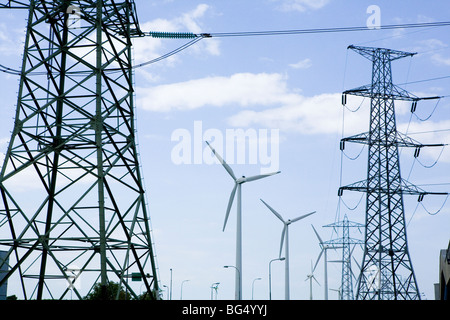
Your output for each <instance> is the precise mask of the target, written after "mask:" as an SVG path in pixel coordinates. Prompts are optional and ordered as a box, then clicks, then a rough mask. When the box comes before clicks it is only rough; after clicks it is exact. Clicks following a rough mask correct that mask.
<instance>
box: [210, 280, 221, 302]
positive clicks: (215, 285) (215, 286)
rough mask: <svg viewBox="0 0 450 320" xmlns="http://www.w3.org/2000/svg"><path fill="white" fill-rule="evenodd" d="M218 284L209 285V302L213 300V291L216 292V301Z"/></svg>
mask: <svg viewBox="0 0 450 320" xmlns="http://www.w3.org/2000/svg"><path fill="white" fill-rule="evenodd" d="M219 284H220V282H214V283H213V284H212V285H211V300H213V289H214V290H215V291H216V300H217V289H218V288H219Z"/></svg>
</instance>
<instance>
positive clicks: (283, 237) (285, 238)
mask: <svg viewBox="0 0 450 320" xmlns="http://www.w3.org/2000/svg"><path fill="white" fill-rule="evenodd" d="M260 200H261V201H262V202H263V203H264V204H265V205H266V207H267V208H269V210H270V211H272V213H273V214H274V215H275V216H276V217H277V218H278V219H280V220H281V222H283V224H284V227H283V232H282V233H281V243H280V257H281V251H282V250H283V242H284V243H285V247H284V250H285V256H284V257H285V258H286V259H285V264H284V266H285V271H284V281H285V284H284V296H285V300H289V298H290V293H289V225H290V224H291V223H293V222H296V221H299V220H301V219H303V218H306V217H307V216H310V215H312V214H313V213H315V211H313V212H310V213H307V214H305V215H303V216H300V217H297V218H295V219H292V220H291V219H289V220H287V221H285V220H284V219H283V217H282V216H281V215H280V214H279V213H278V212H276V211H275V210H274V209H273V208H272V207H271V206H269V205H268V204H267V203H265V202H264V200H263V199H260Z"/></svg>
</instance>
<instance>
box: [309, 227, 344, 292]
mask: <svg viewBox="0 0 450 320" xmlns="http://www.w3.org/2000/svg"><path fill="white" fill-rule="evenodd" d="M311 227H312V228H313V230H314V233H315V234H316V236H317V239H319V245H320V247H321V248H322V250H321V251H320V254H319V257H318V258H317V261H316V264H315V265H314V270H316V267H317V264H318V263H319V260H320V258H321V257H322V253H324V273H325V275H324V277H325V280H324V283H325V300H328V273H327V262H328V260H327V250H328V249H338V248H341V247H335V246H332V245H329V244H327V243H326V242H323V240H322V238H321V237H320V236H319V234H318V233H317V231H316V229H315V228H314V226H313V225H311Z"/></svg>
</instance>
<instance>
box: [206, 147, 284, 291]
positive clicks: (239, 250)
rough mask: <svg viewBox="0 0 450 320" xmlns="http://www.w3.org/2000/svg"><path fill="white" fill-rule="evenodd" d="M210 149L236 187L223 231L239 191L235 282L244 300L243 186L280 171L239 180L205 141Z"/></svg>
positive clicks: (229, 201)
mask: <svg viewBox="0 0 450 320" xmlns="http://www.w3.org/2000/svg"><path fill="white" fill-rule="evenodd" d="M205 142H206V144H207V145H208V147H210V148H211V150H212V152H213V154H214V155H215V156H216V157H217V159H218V160H219V162H220V163H221V164H222V165H223V167H224V168H225V170H226V171H227V172H228V174H229V175H230V176H231V178H233V180H234V187H233V190H232V191H231V195H230V199H229V200H228V207H227V212H226V214H225V221H224V224H223V230H222V231H225V227H226V225H227V221H228V216H229V215H230V210H231V206H232V205H233V201H234V197H235V195H236V191H237V222H236V280H235V288H236V289H235V299H236V300H241V299H242V201H241V195H242V194H241V185H242V184H243V183H245V182H250V181H255V180H259V179H262V178H266V177H269V176H273V175H275V174H278V173H280V171H277V172H272V173H267V174H259V175H256V176H251V177H245V176H242V177H241V178H237V177H236V175H235V174H234V172H233V170H232V169H231V167H230V166H229V165H228V164H227V163H226V162H225V160H223V159H222V157H221V156H220V155H219V154H218V153H217V152H216V150H214V148H213V147H212V146H211V145H210V144H209V143H208V141H205Z"/></svg>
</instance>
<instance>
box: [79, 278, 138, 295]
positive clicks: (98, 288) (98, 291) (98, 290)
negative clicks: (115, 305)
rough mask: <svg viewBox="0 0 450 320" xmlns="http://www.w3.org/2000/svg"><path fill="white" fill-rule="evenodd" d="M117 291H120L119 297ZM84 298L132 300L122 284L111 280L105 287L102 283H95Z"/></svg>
mask: <svg viewBox="0 0 450 320" xmlns="http://www.w3.org/2000/svg"><path fill="white" fill-rule="evenodd" d="M117 293H119V297H118V298H117ZM84 300H131V296H130V294H129V293H127V292H125V291H124V290H123V288H122V286H121V285H119V284H118V283H115V282H113V281H110V282H108V284H107V285H106V286H105V288H102V285H101V284H100V283H97V284H95V286H94V287H93V288H92V290H91V292H90V293H89V294H88V295H87V296H85V297H84Z"/></svg>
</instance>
